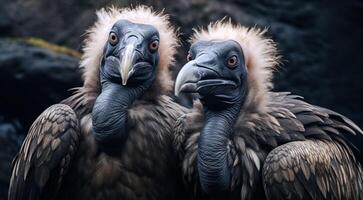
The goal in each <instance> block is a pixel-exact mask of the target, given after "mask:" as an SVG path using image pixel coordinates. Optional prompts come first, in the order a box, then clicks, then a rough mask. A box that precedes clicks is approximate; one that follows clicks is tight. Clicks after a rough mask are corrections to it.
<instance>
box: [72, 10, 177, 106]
mask: <svg viewBox="0 0 363 200" xmlns="http://www.w3.org/2000/svg"><path fill="white" fill-rule="evenodd" d="M96 15H97V20H96V22H95V24H94V25H93V26H92V27H91V28H90V29H89V30H88V31H87V32H86V39H85V44H84V48H83V52H84V54H83V56H82V59H81V62H80V66H81V69H82V70H83V79H84V84H83V87H82V88H81V89H80V90H79V93H80V96H81V98H80V100H81V101H82V102H81V103H79V104H77V105H86V106H88V107H89V108H92V107H93V105H94V103H95V100H96V98H97V97H98V96H99V94H100V93H101V88H102V84H103V83H105V82H112V83H116V84H119V85H121V86H123V87H134V86H137V85H140V84H143V83H145V82H150V84H151V86H150V88H149V89H148V90H147V94H145V95H144V98H147V97H150V98H153V97H155V95H158V94H164V93H168V92H170V91H171V89H172V85H173V81H172V80H171V73H170V66H171V65H172V64H173V63H174V55H175V53H176V48H177V46H178V40H177V36H176V32H175V29H174V28H173V27H172V26H171V25H170V23H169V18H168V16H167V15H165V14H163V13H156V12H154V11H153V10H152V9H151V8H149V7H146V6H138V7H135V8H121V9H120V8H115V7H111V8H103V9H101V10H99V11H97V12H96Z"/></svg>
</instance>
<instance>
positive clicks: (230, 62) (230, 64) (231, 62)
mask: <svg viewBox="0 0 363 200" xmlns="http://www.w3.org/2000/svg"><path fill="white" fill-rule="evenodd" d="M227 65H228V67H229V68H231V69H234V68H235V67H236V66H237V56H231V57H230V58H228V61H227Z"/></svg>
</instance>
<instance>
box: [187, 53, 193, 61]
mask: <svg viewBox="0 0 363 200" xmlns="http://www.w3.org/2000/svg"><path fill="white" fill-rule="evenodd" d="M191 60H193V57H192V54H191V53H188V55H187V61H188V62H189V61H191Z"/></svg>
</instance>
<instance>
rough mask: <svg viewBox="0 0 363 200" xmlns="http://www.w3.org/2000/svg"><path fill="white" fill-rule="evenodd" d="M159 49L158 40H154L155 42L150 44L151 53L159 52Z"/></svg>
mask: <svg viewBox="0 0 363 200" xmlns="http://www.w3.org/2000/svg"><path fill="white" fill-rule="evenodd" d="M158 48H159V41H158V40H154V41H152V42H150V44H149V49H150V51H152V52H155V51H156V50H158Z"/></svg>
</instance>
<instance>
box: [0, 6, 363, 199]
mask: <svg viewBox="0 0 363 200" xmlns="http://www.w3.org/2000/svg"><path fill="white" fill-rule="evenodd" d="M138 4H146V5H151V6H153V7H154V8H155V9H157V10H161V9H164V8H165V12H167V13H169V14H170V16H171V20H172V23H173V24H175V25H176V26H178V27H180V32H181V33H183V34H182V35H180V38H181V40H182V41H183V46H182V47H181V48H180V51H179V54H178V59H177V60H178V63H177V66H176V68H175V72H174V75H175V74H176V73H177V72H178V70H179V68H180V67H181V66H182V64H183V63H185V57H186V52H187V49H188V47H189V45H188V44H187V42H186V41H187V39H188V37H189V36H190V35H191V33H192V28H193V27H195V26H206V25H207V24H208V23H209V22H210V21H215V20H218V19H220V18H222V17H224V16H229V17H231V19H232V21H234V22H239V23H242V24H244V25H247V26H255V25H256V26H257V27H269V30H270V31H269V33H268V34H269V36H270V37H271V38H273V39H274V40H275V41H276V42H277V43H278V44H279V45H278V47H279V49H280V53H281V54H282V55H283V65H282V66H281V67H279V68H278V70H277V72H276V74H275V80H274V82H275V90H276V91H291V92H293V93H295V94H298V95H301V96H304V97H305V99H306V100H307V101H308V102H310V103H313V104H318V105H321V106H324V107H328V108H330V109H333V110H335V111H338V112H340V113H342V114H344V115H346V116H348V117H349V118H351V119H353V121H355V122H356V123H357V124H358V125H359V126H361V127H363V106H362V105H361V103H362V102H363V85H362V83H363V81H362V80H361V79H362V78H363V69H362V67H363V51H362V47H363V41H362V37H363V2H362V1H360V0H356V1H354V0H348V1H343V0H341V1H331V0H330V1H328V0H326V1H318V0H304V1H301V0H290V1H283V0H281V1H279V0H249V1H248V0H241V1H237V0H181V1H171V0H160V1H152V0H140V1H116V0H111V1H106V0H62V1H49V0H0V88H1V92H0V199H6V198H5V197H6V191H7V184H8V183H7V182H8V179H9V177H10V173H9V172H10V162H11V160H12V158H13V156H14V155H15V153H16V151H17V149H18V148H19V145H20V144H21V141H22V139H23V137H24V135H25V134H26V132H27V130H28V128H29V126H30V125H31V123H32V122H33V121H34V120H35V118H36V117H37V116H38V115H39V114H40V113H41V112H42V111H43V110H44V109H45V108H46V107H48V106H49V105H51V104H54V103H57V102H59V101H60V100H62V99H63V98H65V97H68V96H69V95H70V94H71V92H70V91H68V89H69V88H72V87H76V86H80V85H81V78H80V71H79V70H78V61H79V56H80V52H81V47H82V40H83V39H84V37H83V36H82V34H83V33H84V32H85V30H86V29H87V28H88V27H90V26H91V25H92V23H93V22H94V20H95V14H94V13H95V10H96V9H99V8H101V7H104V6H107V5H116V6H128V5H138ZM356 144H357V145H361V146H363V145H362V144H363V140H357V142H356Z"/></svg>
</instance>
